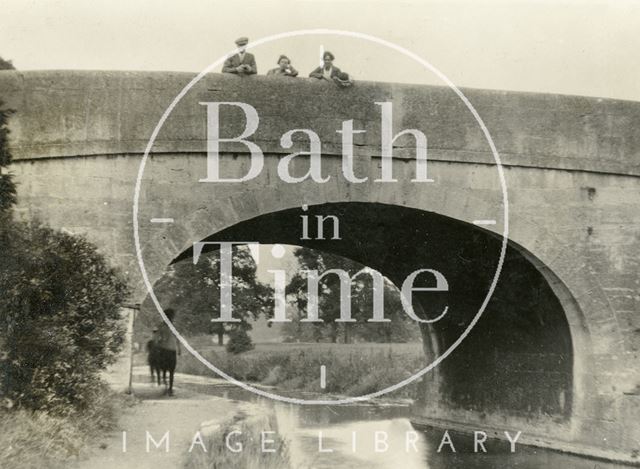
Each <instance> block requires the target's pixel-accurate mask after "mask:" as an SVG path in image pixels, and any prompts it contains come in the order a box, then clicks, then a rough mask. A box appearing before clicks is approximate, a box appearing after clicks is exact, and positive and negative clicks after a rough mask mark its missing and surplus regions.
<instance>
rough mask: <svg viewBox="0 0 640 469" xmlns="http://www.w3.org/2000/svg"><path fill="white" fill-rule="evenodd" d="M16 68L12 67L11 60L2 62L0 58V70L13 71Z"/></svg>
mask: <svg viewBox="0 0 640 469" xmlns="http://www.w3.org/2000/svg"><path fill="white" fill-rule="evenodd" d="M15 69H16V67H14V66H13V63H11V60H4V59H3V58H2V57H0V70H15Z"/></svg>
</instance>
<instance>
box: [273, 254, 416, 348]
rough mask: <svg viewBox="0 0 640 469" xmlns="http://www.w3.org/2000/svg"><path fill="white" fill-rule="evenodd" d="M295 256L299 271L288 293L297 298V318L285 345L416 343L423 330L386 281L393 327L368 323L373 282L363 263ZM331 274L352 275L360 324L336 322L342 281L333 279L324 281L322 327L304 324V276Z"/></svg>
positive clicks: (353, 309)
mask: <svg viewBox="0 0 640 469" xmlns="http://www.w3.org/2000/svg"><path fill="white" fill-rule="evenodd" d="M295 256H296V257H297V259H298V262H299V264H300V271H299V272H298V273H297V274H296V275H294V276H293V277H292V279H291V281H290V282H289V285H288V286H287V294H288V295H290V297H292V298H293V302H294V303H295V304H296V306H297V309H298V315H297V316H298V317H297V318H295V320H294V321H292V322H290V323H287V324H285V325H284V334H285V341H287V342H296V341H300V342H321V341H325V340H329V341H331V342H333V343H336V342H338V341H339V336H340V335H342V341H343V342H344V343H350V342H353V341H367V342H387V343H390V342H408V341H411V340H418V339H419V337H420V329H419V327H418V325H417V324H416V323H415V322H414V321H412V320H411V319H410V318H409V317H408V316H407V315H406V314H404V310H403V307H402V302H401V300H400V292H399V290H398V289H397V288H396V286H395V285H394V284H393V283H391V282H390V281H389V280H387V279H385V281H384V304H383V305H384V306H383V308H384V315H385V318H386V319H390V322H384V323H380V322H375V323H372V322H368V321H367V320H368V319H370V318H371V316H372V313H373V278H372V276H371V275H370V274H369V272H374V271H372V270H371V269H367V268H365V266H363V265H362V264H359V263H357V262H354V261H352V260H350V259H347V258H344V257H340V256H336V255H333V254H330V253H325V252H320V251H315V250H311V249H306V248H299V249H297V250H296V251H295ZM329 269H342V270H344V271H345V272H347V273H348V274H349V276H352V277H353V276H354V275H356V274H357V273H358V272H362V273H361V274H360V275H357V276H356V277H355V278H354V279H353V281H352V286H351V317H352V318H354V319H355V320H356V321H357V322H356V323H342V324H341V323H338V322H336V319H339V318H340V280H339V277H338V276H337V275H335V274H328V275H326V276H325V277H323V278H322V280H321V282H320V286H321V289H320V298H319V299H318V301H319V316H320V319H322V320H323V321H324V323H301V322H300V319H302V318H304V317H306V309H307V302H308V291H307V276H306V273H305V271H309V270H317V271H318V272H319V273H320V274H322V273H323V272H325V271H327V270H329Z"/></svg>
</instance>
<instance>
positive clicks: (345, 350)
mask: <svg viewBox="0 0 640 469" xmlns="http://www.w3.org/2000/svg"><path fill="white" fill-rule="evenodd" d="M205 340H206V339H205V338H196V339H195V340H193V341H190V343H192V344H193V345H194V347H195V348H196V349H197V350H198V351H199V352H200V353H201V354H202V355H203V356H204V357H205V358H206V359H207V360H209V362H210V363H212V364H214V365H215V366H216V367H218V368H220V369H221V370H223V371H225V372H226V373H228V374H229V375H231V376H233V377H234V378H236V379H239V380H242V381H245V382H247V381H248V382H254V383H259V384H263V385H268V386H275V387H276V388H279V389H282V390H285V391H292V390H296V391H310V392H326V393H334V394H343V395H348V396H360V395H364V394H369V393H372V392H375V391H379V390H381V389H383V388H386V387H388V386H391V385H394V384H397V383H399V382H401V381H403V380H404V379H406V378H408V377H410V376H411V375H413V374H414V373H416V372H417V371H418V370H420V369H422V368H423V367H424V366H425V365H426V362H425V360H426V359H425V355H424V352H423V350H422V344H421V343H417V342H416V343H407V344H365V343H359V344H329V343H320V344H315V343H314V344H302V343H297V344H275V343H274V344H256V346H255V349H254V350H251V351H249V352H245V353H243V354H240V355H233V354H230V353H228V352H226V351H225V350H224V348H222V347H211V346H209V347H206V346H203V345H200V344H202V343H203V342H205ZM322 365H325V366H326V387H325V389H321V388H320V366H322ZM178 371H179V372H182V373H191V374H198V375H204V376H211V374H212V371H211V370H209V369H208V368H206V367H205V366H204V365H203V364H202V363H200V361H198V360H197V359H196V358H194V357H192V356H191V355H190V354H189V353H185V354H182V356H181V358H180V361H179V363H178ZM412 393H413V387H412V386H405V387H403V388H402V389H400V390H398V391H396V392H395V393H394V394H393V396H394V397H412Z"/></svg>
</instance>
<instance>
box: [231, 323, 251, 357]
mask: <svg viewBox="0 0 640 469" xmlns="http://www.w3.org/2000/svg"><path fill="white" fill-rule="evenodd" d="M252 348H253V343H252V342H251V337H249V334H247V331H246V330H245V329H244V328H241V327H236V328H235V329H233V330H232V331H231V333H230V334H229V342H227V346H226V350H227V352H229V353H232V354H236V355H237V354H239V353H242V352H247V351H249V350H251V349H252Z"/></svg>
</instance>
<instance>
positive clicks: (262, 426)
mask: <svg viewBox="0 0 640 469" xmlns="http://www.w3.org/2000/svg"><path fill="white" fill-rule="evenodd" d="M269 430H270V431H274V432H275V435H274V436H273V443H272V444H269V445H268V447H269V449H273V450H274V451H273V452H267V451H262V439H263V435H262V434H263V432H264V431H269ZM232 431H239V432H240V434H238V437H237V438H236V439H232V440H231V441H232V442H233V443H232V444H233V445H234V446H235V445H237V444H241V445H242V451H238V452H233V451H230V450H229V448H228V447H227V444H226V436H227V435H228V434H229V433H230V432H232ZM205 445H206V448H207V451H206V452H204V451H197V450H194V451H193V452H189V453H186V454H185V458H186V463H185V466H184V467H185V469H205V468H207V469H226V468H229V467H237V468H242V469H289V468H292V467H293V464H292V462H291V455H290V453H289V440H286V439H283V438H282V437H281V436H278V432H277V420H276V419H275V416H274V415H246V414H245V413H243V412H241V413H239V414H238V415H236V416H235V417H234V418H232V419H229V420H228V421H227V422H224V423H223V424H222V425H221V426H220V429H219V430H217V431H216V432H214V433H213V434H211V435H209V436H208V437H206V442H205ZM296 467H297V469H306V468H303V467H300V466H299V465H298V466H296Z"/></svg>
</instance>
